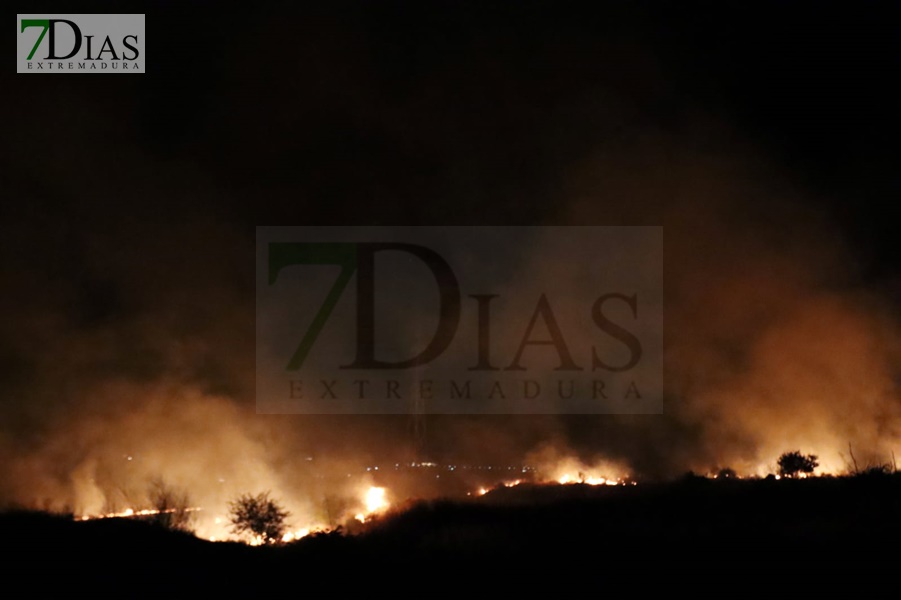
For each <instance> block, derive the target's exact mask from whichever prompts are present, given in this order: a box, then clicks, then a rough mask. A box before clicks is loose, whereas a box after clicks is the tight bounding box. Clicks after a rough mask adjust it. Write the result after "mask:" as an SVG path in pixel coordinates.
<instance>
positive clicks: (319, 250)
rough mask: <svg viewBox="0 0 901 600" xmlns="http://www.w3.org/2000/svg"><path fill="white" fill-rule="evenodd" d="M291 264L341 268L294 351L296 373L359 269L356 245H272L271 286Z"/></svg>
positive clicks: (291, 368)
mask: <svg viewBox="0 0 901 600" xmlns="http://www.w3.org/2000/svg"><path fill="white" fill-rule="evenodd" d="M292 265H338V266H339V267H341V272H340V273H339V274H338V279H336V280H335V284H334V285H333V286H332V289H331V290H329V293H328V296H326V298H325V302H323V303H322V306H321V307H320V308H319V312H317V313H316V316H315V317H314V318H313V322H312V323H311V324H310V328H309V329H307V332H306V334H304V336H303V340H302V341H301V342H300V345H299V346H298V347H297V350H296V351H295V352H294V356H292V357H291V360H290V361H289V362H288V370H289V371H297V370H298V369H300V367H301V365H303V361H304V360H305V359H306V358H307V355H308V354H309V353H310V349H311V348H312V347H313V343H314V342H315V341H316V337H317V336H318V335H319V332H320V331H322V328H323V326H324V325H325V322H326V321H328V318H329V316H330V315H331V314H332V310H333V309H334V308H335V305H336V304H337V303H338V299H339V298H340V297H341V294H342V292H344V288H346V287H347V282H349V281H350V278H351V277H353V274H354V272H355V271H356V270H357V245H356V244H343V243H323V244H306V243H279V244H277V243H272V244H269V285H272V284H273V283H275V280H276V279H278V274H279V271H281V270H282V269H283V268H285V267H290V266H292Z"/></svg>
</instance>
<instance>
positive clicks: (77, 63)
mask: <svg viewBox="0 0 901 600" xmlns="http://www.w3.org/2000/svg"><path fill="white" fill-rule="evenodd" d="M144 62H145V57H144V15H46V14H44V15H16V73H47V74H49V73H143V72H144V66H145V64H144Z"/></svg>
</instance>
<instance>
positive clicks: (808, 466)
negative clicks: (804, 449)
mask: <svg viewBox="0 0 901 600" xmlns="http://www.w3.org/2000/svg"><path fill="white" fill-rule="evenodd" d="M819 465H820V463H818V462H817V457H816V455H814V454H801V451H800V450H795V451H794V452H786V453H784V454H783V455H782V456H780V457H779V474H780V475H782V476H783V477H795V476H797V475H798V474H799V473H813V470H814V469H816V468H817V467H818V466H819Z"/></svg>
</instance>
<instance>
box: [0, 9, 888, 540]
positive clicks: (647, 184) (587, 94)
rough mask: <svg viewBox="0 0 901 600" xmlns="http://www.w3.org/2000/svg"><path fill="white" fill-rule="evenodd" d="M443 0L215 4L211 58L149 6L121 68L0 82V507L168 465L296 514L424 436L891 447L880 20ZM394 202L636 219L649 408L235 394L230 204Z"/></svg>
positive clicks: (199, 496) (874, 457) (110, 499)
mask: <svg viewBox="0 0 901 600" xmlns="http://www.w3.org/2000/svg"><path fill="white" fill-rule="evenodd" d="M463 6H464V8H460V9H454V8H450V7H447V6H443V5H441V6H440V7H438V8H435V9H434V10H435V12H434V13H428V14H426V13H421V12H417V11H413V12H412V13H410V14H406V13H405V14H404V15H401V14H399V13H395V12H392V11H393V10H395V9H391V8H390V7H389V8H386V12H384V13H379V12H374V10H373V9H363V8H360V9H359V10H357V11H356V12H354V11H351V12H350V13H348V14H345V15H341V18H325V17H321V16H320V15H316V16H311V17H310V18H308V19H306V20H305V24H304V25H303V26H302V32H301V33H302V34H303V35H293V34H292V35H290V36H289V35H288V33H289V32H288V31H287V29H286V28H288V25H287V24H286V21H278V22H276V21H274V20H269V21H265V19H264V21H265V22H261V23H258V24H257V25H256V26H255V27H254V28H253V31H252V32H250V33H248V35H246V36H243V37H242V38H241V39H240V40H239V41H236V42H235V43H234V45H229V44H225V43H224V40H223V39H222V38H221V37H220V36H223V35H224V33H222V32H229V31H236V30H237V29H238V28H239V25H240V24H239V23H237V22H235V21H233V20H231V19H232V18H231V17H228V16H225V15H220V16H216V17H215V18H214V19H215V20H216V22H215V23H214V24H215V25H216V27H211V29H210V31H207V32H200V33H198V35H199V36H200V41H201V42H205V43H210V44H220V45H221V46H222V47H223V48H226V49H225V50H223V52H222V55H221V57H220V58H217V59H215V60H214V61H213V62H212V63H209V62H208V61H206V60H205V59H204V60H201V59H200V58H192V57H189V56H187V55H186V54H185V52H186V49H185V47H184V46H183V45H180V44H182V43H181V42H178V37H179V36H178V35H177V34H178V31H177V29H176V28H177V27H179V26H178V25H171V26H169V25H165V24H164V23H163V21H162V20H159V21H158V20H157V19H151V18H149V17H148V21H147V30H148V35H151V34H152V32H153V31H154V29H156V31H161V30H163V31H167V32H168V33H169V34H171V35H168V37H167V38H166V39H165V40H161V41H160V42H158V44H159V46H161V48H160V49H159V50H153V51H152V52H151V54H150V55H148V59H149V60H150V62H148V65H147V70H148V74H147V75H142V76H141V77H142V78H143V79H141V80H136V79H129V80H127V81H122V79H123V78H121V77H109V78H106V79H105V80H103V81H101V80H99V79H94V78H84V79H91V81H72V80H71V79H67V78H65V77H49V76H48V77H35V78H30V79H29V81H28V82H27V83H24V82H23V83H20V82H19V80H18V79H17V80H16V81H15V83H14V82H13V81H11V80H9V81H4V82H3V83H4V84H5V85H4V86H3V88H4V89H5V90H10V92H9V93H8V94H5V95H4V98H3V100H2V103H3V105H4V107H5V109H6V110H5V112H6V114H7V115H16V118H15V119H13V120H12V121H11V122H10V123H8V126H7V132H6V134H5V135H4V139H3V141H2V142H0V144H2V146H3V151H2V154H0V159H2V163H0V164H2V170H0V185H2V190H3V197H4V200H3V204H2V208H0V216H2V233H3V235H2V241H0V244H2V259H0V270H2V271H0V272H2V273H3V281H4V286H3V290H4V293H3V294H2V296H0V307H2V314H3V315H4V318H3V319H2V321H0V356H2V362H0V373H2V378H0V391H2V400H0V456H2V462H0V501H2V503H4V504H6V505H25V506H36V507H47V508H52V509H54V510H71V511H75V512H78V513H81V512H89V513H90V512H99V511H103V510H106V509H115V508H117V507H123V506H126V505H129V504H131V503H140V502H141V501H143V500H145V499H144V498H142V495H146V489H147V485H148V484H149V482H150V481H151V480H152V479H153V478H155V477H162V478H165V479H166V480H167V481H170V482H171V483H172V484H173V485H176V486H179V487H183V488H185V489H186V490H187V491H188V492H189V493H190V495H191V497H192V499H194V501H195V502H196V504H197V505H198V506H202V507H203V508H204V511H205V512H207V513H208V514H207V515H206V516H205V518H208V519H212V518H213V517H214V516H217V515H221V514H222V513H223V512H224V506H225V502H227V501H228V500H229V499H231V498H233V497H234V496H235V495H236V494H238V493H242V492H254V493H255V492H257V491H263V490H272V491H273V493H274V494H276V495H278V496H280V497H282V498H284V499H285V501H286V502H287V503H288V504H289V508H290V510H291V511H292V512H293V513H294V515H295V519H296V520H297V522H298V524H302V522H305V521H314V520H317V519H318V520H322V519H323V517H322V514H321V513H322V511H323V508H322V507H323V498H326V497H331V496H333V495H334V496H338V497H342V498H351V499H354V498H357V497H358V496H359V490H360V489H362V488H363V487H365V486H366V485H367V484H368V483H369V481H368V480H367V479H366V478H367V477H371V476H370V475H366V474H364V471H363V469H364V468H365V466H367V465H370V464H376V463H392V462H395V461H404V460H413V459H416V458H422V457H426V458H429V459H432V460H436V461H442V462H445V461H459V462H470V463H473V464H490V463H493V464H515V465H519V464H526V463H529V462H535V463H536V464H538V463H540V464H541V465H545V464H548V463H554V462H565V461H569V462H572V463H573V464H577V465H588V466H591V465H598V464H602V465H607V467H608V468H609V469H610V470H617V469H618V470H621V471H622V472H631V473H633V474H635V475H639V476H641V475H644V476H673V475H677V474H679V473H682V472H684V471H686V470H688V469H694V470H697V471H703V472H706V471H707V470H709V469H713V468H717V467H721V466H731V467H733V468H735V469H736V470H738V471H739V472H746V473H758V474H765V473H767V472H769V471H771V470H772V469H773V467H774V463H775V460H776V458H777V457H778V455H779V454H780V453H781V452H783V451H786V450H794V449H800V450H802V451H804V452H812V453H816V454H818V455H819V456H820V457H821V464H822V465H823V467H824V469H827V470H830V471H841V470H842V469H845V468H847V466H848V464H849V460H850V457H849V454H848V446H849V444H851V446H852V448H853V449H854V454H855V457H856V459H857V460H858V462H859V463H860V464H861V465H863V464H867V463H872V464H876V463H884V462H886V461H888V460H890V459H891V453H892V452H893V451H894V452H895V454H898V452H899V450H901V446H899V437H901V391H899V381H901V373H899V367H898V365H901V326H899V321H898V311H897V302H898V300H899V296H898V291H899V290H901V288H899V287H898V281H899V275H898V273H899V271H898V262H897V261H896V259H894V258H892V257H890V256H889V255H888V253H887V249H889V248H892V247H893V246H890V245H889V243H888V242H887V241H886V240H888V239H889V238H888V233H887V232H888V229H886V228H885V227H886V226H885V223H887V222H891V218H890V217H891V216H892V213H891V212H885V211H886V210H887V209H885V208H878V206H881V202H880V200H881V199H882V198H883V197H885V194H887V193H891V192H893V191H895V192H896V191H897V190H896V189H895V188H893V187H892V186H895V187H896V184H894V183H892V182H893V181H896V178H895V179H892V175H891V173H892V171H891V169H890V166H891V165H892V164H895V162H896V161H893V160H891V156H892V155H891V154H890V153H891V152H895V153H896V152H897V150H889V149H888V148H887V145H886V144H885V143H884V138H883V134H882V133H881V131H882V130H883V128H884V127H887V126H888V125H889V117H888V115H889V114H891V112H892V111H890V110H888V108H887V107H891V106H895V105H896V104H895V103H894V102H893V101H891V98H892V95H891V91H890V89H891V86H889V85H888V83H886V82H887V77H888V76H887V75H884V74H882V75H880V73H890V72H893V70H892V69H891V68H889V67H890V66H891V65H892V64H895V62H897V56H898V53H897V44H896V42H895V41H894V38H890V37H886V36H887V34H886V33H885V30H884V26H883V27H880V25H879V24H878V23H876V22H874V21H873V20H871V17H869V16H865V15H854V14H852V15H850V16H849V15H846V14H844V13H843V14H842V15H830V14H828V12H826V13H824V14H822V15H820V16H819V17H818V18H820V19H823V27H822V28H821V31H823V32H825V33H823V34H822V35H823V36H826V34H827V33H829V32H834V31H839V30H840V31H844V32H845V33H847V34H848V36H851V37H853V36H855V35H862V34H863V33H864V32H866V33H869V34H870V35H869V39H870V40H871V46H867V47H865V48H860V47H857V46H855V47H854V49H852V50H853V51H852V50H849V48H847V47H841V46H842V45H841V44H838V46H839V48H838V49H834V48H832V46H831V40H832V38H831V37H829V38H828V39H827V37H823V38H822V39H821V38H820V37H814V38H812V39H811V40H810V43H809V44H808V46H807V51H805V52H799V51H797V49H796V48H795V47H794V46H793V45H792V43H793V42H792V41H791V40H792V39H793V36H792V35H790V33H791V32H790V30H788V29H783V28H782V26H780V25H771V26H770V25H766V24H767V23H768V22H769V21H768V19H767V17H766V15H767V10H768V8H767V7H766V6H763V7H761V8H760V9H759V10H760V12H759V14H754V15H745V17H746V18H747V19H748V22H747V23H746V24H745V25H741V24H734V21H730V22H732V23H733V24H732V25H730V27H732V28H733V29H731V30H729V31H727V32H726V33H729V34H731V35H725V36H719V35H713V34H712V33H709V32H706V33H705V32H700V34H699V32H698V31H697V30H696V29H695V27H697V25H695V24H694V22H693V21H692V20H691V18H690V14H693V13H692V12H691V10H688V12H687V13H686V15H683V16H681V17H679V16H677V15H669V14H666V13H665V12H664V10H665V9H659V10H658V11H657V12H654V11H652V10H650V9H646V8H635V9H631V10H625V9H615V10H614V9H606V10H605V11H602V12H601V13H600V14H599V15H597V16H592V17H590V18H583V19H577V18H575V16H573V15H567V14H562V13H559V12H555V11H554V10H553V9H552V8H551V7H550V6H547V7H544V8H541V7H539V8H533V9H530V10H532V11H533V12H530V11H525V12H523V13H521V14H517V15H510V14H502V13H503V11H499V12H498V11H487V12H485V13H484V14H482V13H480V12H477V11H476V12H471V11H470V9H471V7H470V8H465V7H469V5H463ZM420 10H422V9H420ZM170 16H171V15H170ZM722 16H727V15H722ZM785 18H786V19H788V20H789V21H791V20H792V19H795V18H797V19H798V20H800V19H801V15H796V16H794V17H793V16H792V15H791V14H788V15H787V16H786V17H785ZM173 21H174V20H173ZM410 21H413V22H416V23H417V27H407V26H405V24H407V25H409V23H410ZM614 24H617V25H614ZM755 26H763V27H765V28H767V27H768V29H767V30H768V31H770V33H771V44H770V46H769V47H768V48H767V49H766V51H762V53H761V54H754V53H748V52H747V51H746V50H744V46H743V44H746V43H748V42H749V41H750V40H752V39H754V36H752V34H751V33H750V32H751V31H752V30H753V29H754V27H755ZM167 27H172V29H171V30H167V29H166V28H167ZM743 27H747V29H744V28H743ZM263 31H266V32H271V33H272V36H269V35H268V34H267V36H266V37H264V36H263V34H262V33H261V32H263ZM417 32H419V33H417ZM698 34H699V35H698ZM818 35H819V34H818ZM842 39H846V38H842ZM289 42H290V43H291V44H293V43H294V42H296V44H295V45H292V46H290V52H289V51H288V50H289ZM827 42H828V43H827ZM156 52H159V54H158V55H157V56H158V58H156V59H155V58H153V55H154V53H156ZM835 53H843V54H842V55H843V56H845V57H846V59H847V61H848V62H847V63H836V61H835V60H834V59H835V57H836V55H835ZM286 56H296V57H297V59H296V61H295V60H293V59H292V60H289V59H288V58H285V57H286ZM273 57H275V58H273ZM777 57H778V59H777ZM154 61H156V64H154ZM830 65H832V66H830ZM205 67H206V68H205ZM194 69H197V71H196V73H195V72H194ZM286 69H287V70H289V71H287V72H291V73H294V75H293V76H290V77H289V76H286V75H285V73H286ZM292 69H293V70H292ZM780 69H782V70H780ZM830 69H832V70H830ZM797 70H800V71H802V72H804V73H806V74H807V76H808V78H809V80H807V81H805V82H803V84H802V83H793V82H792V76H793V75H792V74H793V73H795V72H796V71H797ZM861 73H862V74H861ZM3 77H6V78H11V77H12V76H11V75H3ZM786 86H787V87H786ZM855 86H856V87H855ZM852 88H853V89H854V90H856V92H855V94H854V95H850V93H849V92H848V91H847V90H849V89H852ZM773 94H783V95H784V97H785V103H783V104H779V105H778V106H776V105H774V104H773V103H772V101H771V98H772V96H773ZM179 98H181V99H180V100H179ZM61 99H62V100H61ZM60 102H63V103H64V107H63V108H60V106H61V105H60ZM883 103H885V104H883ZM35 124H39V125H35ZM823 130H828V131H829V132H830V133H829V135H825V134H822V133H821V132H822V131H823ZM35 157H40V159H39V160H37V159H36V158H35ZM895 157H896V158H897V156H896V155H895ZM895 197H897V195H895ZM880 211H883V212H880ZM895 216H896V215H895ZM397 223H403V224H408V225H424V224H438V225H444V224H458V225H461V224H486V225H487V224H492V225H525V224H531V225H659V226H662V227H663V231H664V264H663V268H664V309H663V323H664V344H665V346H664V347H665V362H664V365H665V373H664V385H665V394H664V414H663V415H643V416H640V415H620V416H615V415H611V416H596V417H591V418H585V417H578V416H574V417H573V416H571V417H567V416H560V417H551V416H516V417H511V416H484V417H476V416H434V417H429V418H428V419H427V433H426V438H425V445H424V447H423V448H421V449H417V448H416V447H415V444H414V436H413V434H412V431H411V422H410V419H409V418H408V417H405V416H395V417H391V416H386V417H365V416H353V417H349V416H348V417H338V416H320V417H311V416H300V415H294V416H279V415H257V414H256V413H255V401H254V400H255V399H254V319H255V310H254V309H255V306H254V229H255V227H256V226H257V225H270V224H275V225H326V224H353V225H368V224H375V225H379V224H397ZM533 254H534V256H535V257H536V258H535V261H536V266H537V267H539V268H541V269H547V270H549V271H553V270H554V268H555V265H554V264H552V263H549V264H542V263H541V262H540V261H541V258H540V257H541V255H542V253H541V251H540V248H539V249H535V251H534V252H533ZM128 457H131V460H129V458H128ZM308 459H312V460H308ZM547 469H548V470H550V469H551V467H547ZM348 473H351V474H352V475H353V476H352V477H350V478H348V477H347V474H348ZM348 479H349V480H350V482H349V481H348ZM407 487H408V488H409V489H403V490H392V493H393V494H395V495H396V496H397V497H399V498H402V497H405V496H408V495H409V496H415V495H417V494H418V493H420V491H419V490H418V489H417V484H416V483H415V482H412V481H411V482H409V483H408V484H407ZM346 504H347V506H346V507H345V506H344V505H343V504H342V510H343V509H344V508H346V509H347V510H348V511H351V512H352V511H353V510H354V509H355V507H354V506H353V505H352V504H353V501H352V500H348V501H347V502H346ZM326 518H330V519H331V518H334V515H331V516H328V517H326Z"/></svg>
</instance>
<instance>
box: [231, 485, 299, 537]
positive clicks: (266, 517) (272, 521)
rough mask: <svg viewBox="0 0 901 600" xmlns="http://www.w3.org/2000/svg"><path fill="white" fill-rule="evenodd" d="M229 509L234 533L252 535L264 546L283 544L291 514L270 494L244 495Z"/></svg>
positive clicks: (232, 503)
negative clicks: (287, 521)
mask: <svg viewBox="0 0 901 600" xmlns="http://www.w3.org/2000/svg"><path fill="white" fill-rule="evenodd" d="M228 507H229V513H230V515H229V520H230V521H231V524H232V533H237V534H250V535H251V536H254V537H255V538H256V539H258V540H259V541H260V542H261V543H263V544H278V543H281V541H282V538H283V537H284V535H285V531H286V530H287V524H286V519H287V518H288V517H289V516H290V513H289V512H288V511H286V510H284V509H283V508H282V507H281V506H279V505H278V504H277V503H276V502H275V501H274V500H272V499H271V498H270V497H269V492H263V493H261V494H258V495H256V496H252V495H250V494H243V495H242V496H240V497H239V498H238V499H237V500H234V501H232V502H229V503H228Z"/></svg>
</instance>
